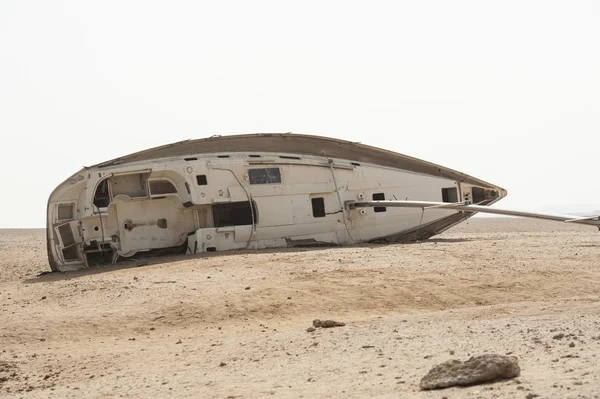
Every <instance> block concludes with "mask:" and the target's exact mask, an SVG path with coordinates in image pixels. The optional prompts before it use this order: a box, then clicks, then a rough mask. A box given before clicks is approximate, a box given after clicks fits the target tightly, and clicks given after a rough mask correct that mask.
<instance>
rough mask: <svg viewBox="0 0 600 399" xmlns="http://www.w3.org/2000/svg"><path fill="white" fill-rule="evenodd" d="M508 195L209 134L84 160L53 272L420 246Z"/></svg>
mask: <svg viewBox="0 0 600 399" xmlns="http://www.w3.org/2000/svg"><path fill="white" fill-rule="evenodd" d="M506 194H507V192H506V190H504V189H503V188H501V187H498V186H495V185H492V184H490V183H487V182H485V181H482V180H479V179H476V178H474V177H471V176H468V175H466V174H463V173H460V172H457V171H454V170H451V169H448V168H444V167H442V166H438V165H435V164H432V163H429V162H425V161H422V160H419V159H415V158H412V157H409V156H405V155H401V154H398V153H394V152H390V151H386V150H383V149H379V148H374V147H370V146H366V145H362V144H358V143H352V142H348V141H343V140H337V139H331V138H325V137H317V136H308V135H296V134H249V135H237V136H225V137H211V138H207V139H200V140H193V141H192V140H190V141H183V142H178V143H174V144H169V145H165V146H161V147H156V148H152V149H149V150H146V151H141V152H137V153H134V154H130V155H127V156H124V157H121V158H117V159H113V160H111V161H107V162H104V163H101V164H97V165H94V166H91V167H85V168H83V169H82V170H80V171H79V172H77V173H75V174H74V175H73V176H71V177H70V178H69V179H67V180H66V181H65V182H63V183H62V184H60V185H59V186H58V187H57V188H56V189H55V190H54V191H53V192H52V194H51V195H50V198H49V200H48V209H47V245H48V258H49V262H50V265H51V268H52V270H60V271H65V270H74V269H78V268H82V267H87V266H88V265H90V264H95V263H98V262H100V261H103V260H104V261H106V260H108V261H110V260H111V259H112V260H113V261H115V260H116V259H117V258H118V257H119V256H120V257H131V256H133V255H135V254H138V253H156V252H157V251H159V252H161V251H162V252H164V250H170V249H172V250H173V251H181V252H182V253H183V252H187V253H201V252H207V251H225V250H231V249H242V248H277V247H292V246H303V245H304V246H306V245H320V244H327V245H343V244H351V243H355V242H367V241H380V242H399V241H400V242H402V241H414V240H421V239H426V238H429V237H431V236H433V235H435V234H438V233H440V232H442V231H444V230H446V229H448V228H450V227H451V226H454V225H455V224H457V223H459V222H461V221H463V220H465V219H467V218H468V217H470V216H471V215H472V214H473V212H481V211H484V210H485V209H489V208H488V206H489V205H491V204H493V203H495V202H496V201H498V200H499V199H501V198H503V197H504V196H506ZM389 200H392V201H389ZM379 201H385V202H383V203H382V202H379ZM415 201H421V202H423V201H425V203H421V202H418V203H417V202H415ZM429 202H431V203H429ZM419 204H420V205H419ZM424 204H425V205H424ZM469 204H477V205H469ZM469 206H470V207H473V206H476V207H477V209H476V210H473V209H474V208H471V209H469ZM371 208H372V209H371ZM425 210H427V211H425ZM587 220H588V222H589V224H596V223H600V222H596V221H595V220H592V219H587Z"/></svg>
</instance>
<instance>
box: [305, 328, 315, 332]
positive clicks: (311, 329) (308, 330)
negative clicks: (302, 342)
mask: <svg viewBox="0 0 600 399" xmlns="http://www.w3.org/2000/svg"><path fill="white" fill-rule="evenodd" d="M314 331H315V328H314V327H308V328H307V329H306V332H314Z"/></svg>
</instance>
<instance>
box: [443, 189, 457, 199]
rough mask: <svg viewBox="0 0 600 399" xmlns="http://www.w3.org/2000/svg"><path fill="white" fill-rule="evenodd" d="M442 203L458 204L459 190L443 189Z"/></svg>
mask: <svg viewBox="0 0 600 399" xmlns="http://www.w3.org/2000/svg"><path fill="white" fill-rule="evenodd" d="M442 202H458V188H456V187H448V188H442Z"/></svg>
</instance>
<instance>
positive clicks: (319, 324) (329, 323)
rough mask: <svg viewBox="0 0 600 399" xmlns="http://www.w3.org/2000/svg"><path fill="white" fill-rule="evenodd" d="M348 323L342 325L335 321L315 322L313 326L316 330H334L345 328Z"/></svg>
mask: <svg viewBox="0 0 600 399" xmlns="http://www.w3.org/2000/svg"><path fill="white" fill-rule="evenodd" d="M345 325H346V323H341V322H339V321H335V320H319V319H315V320H313V326H314V327H316V328H319V327H320V328H332V327H344V326H345Z"/></svg>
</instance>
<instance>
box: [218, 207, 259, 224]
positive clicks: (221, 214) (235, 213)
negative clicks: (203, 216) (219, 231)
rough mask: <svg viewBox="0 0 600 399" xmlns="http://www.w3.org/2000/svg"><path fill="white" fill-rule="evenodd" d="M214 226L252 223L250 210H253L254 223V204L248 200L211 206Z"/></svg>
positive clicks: (255, 220) (256, 220)
mask: <svg viewBox="0 0 600 399" xmlns="http://www.w3.org/2000/svg"><path fill="white" fill-rule="evenodd" d="M212 210H213V219H214V221H215V227H226V226H244V225H251V224H252V211H253V210H254V223H255V224H256V223H258V219H257V218H256V205H255V204H254V203H253V204H252V207H250V202H248V201H240V202H230V203H228V204H215V205H213V207H212Z"/></svg>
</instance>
